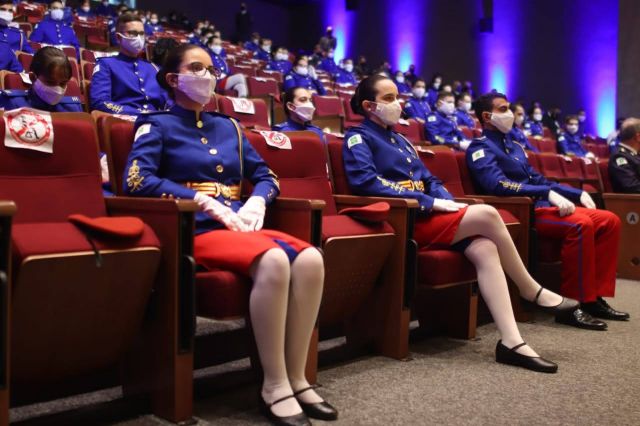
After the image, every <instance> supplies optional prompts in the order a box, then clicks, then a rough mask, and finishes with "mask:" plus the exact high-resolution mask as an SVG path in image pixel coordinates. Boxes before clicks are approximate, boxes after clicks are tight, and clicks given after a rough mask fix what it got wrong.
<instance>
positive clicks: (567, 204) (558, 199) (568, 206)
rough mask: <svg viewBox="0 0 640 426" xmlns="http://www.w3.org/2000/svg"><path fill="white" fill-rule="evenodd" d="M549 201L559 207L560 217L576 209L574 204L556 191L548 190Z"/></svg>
mask: <svg viewBox="0 0 640 426" xmlns="http://www.w3.org/2000/svg"><path fill="white" fill-rule="evenodd" d="M549 202H550V203H551V204H552V205H554V206H556V207H557V208H559V209H560V216H561V217H564V216H568V215H570V214H572V213H573V212H574V211H576V205H575V204H573V203H572V202H571V201H569V200H568V199H566V198H565V197H563V196H562V195H560V194H558V193H557V192H556V191H549Z"/></svg>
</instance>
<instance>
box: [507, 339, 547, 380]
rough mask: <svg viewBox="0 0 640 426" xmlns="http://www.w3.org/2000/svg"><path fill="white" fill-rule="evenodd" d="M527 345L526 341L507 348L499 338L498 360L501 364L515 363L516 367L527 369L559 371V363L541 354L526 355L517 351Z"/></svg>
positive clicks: (541, 371) (544, 371)
mask: <svg viewBox="0 0 640 426" xmlns="http://www.w3.org/2000/svg"><path fill="white" fill-rule="evenodd" d="M524 345H526V343H525V342H522V343H520V344H519V345H516V346H514V347H512V348H511V349H509V348H507V347H506V346H505V345H503V344H502V340H498V344H497V345H496V362H499V363H501V364H508V365H515V366H516V367H522V368H526V369H527V370H532V371H537V372H539V373H555V372H557V371H558V364H556V363H554V362H551V361H549V360H547V359H544V358H542V357H540V356H526V355H523V354H520V353H518V352H516V350H517V349H518V348H520V347H522V346H524Z"/></svg>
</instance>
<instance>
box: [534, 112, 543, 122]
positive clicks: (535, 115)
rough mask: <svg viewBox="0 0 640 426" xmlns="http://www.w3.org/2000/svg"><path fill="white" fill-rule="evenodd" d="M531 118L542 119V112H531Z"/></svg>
mask: <svg viewBox="0 0 640 426" xmlns="http://www.w3.org/2000/svg"><path fill="white" fill-rule="evenodd" d="M533 120H534V121H540V120H542V113H540V112H536V113H535V114H533Z"/></svg>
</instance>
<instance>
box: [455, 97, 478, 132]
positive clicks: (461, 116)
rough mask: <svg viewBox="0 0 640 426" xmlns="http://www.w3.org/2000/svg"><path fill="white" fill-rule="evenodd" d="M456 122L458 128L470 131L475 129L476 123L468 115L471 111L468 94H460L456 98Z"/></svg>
mask: <svg viewBox="0 0 640 426" xmlns="http://www.w3.org/2000/svg"><path fill="white" fill-rule="evenodd" d="M456 106H457V108H456V112H455V116H456V122H457V123H458V127H460V126H465V127H468V128H470V129H473V128H475V127H476V122H475V120H474V119H473V117H472V116H471V114H470V111H471V96H469V94H468V93H461V94H460V95H458V97H457V98H456Z"/></svg>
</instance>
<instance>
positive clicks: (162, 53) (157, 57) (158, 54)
mask: <svg viewBox="0 0 640 426" xmlns="http://www.w3.org/2000/svg"><path fill="white" fill-rule="evenodd" d="M178 46H180V43H178V42H177V41H176V40H175V39H173V38H168V37H163V38H160V39H158V41H156V44H155V46H153V51H152V52H151V62H153V63H154V64H156V65H158V66H162V64H164V61H165V59H166V57H167V55H168V53H169V52H170V51H171V50H173V49H175V48H176V47H178Z"/></svg>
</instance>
